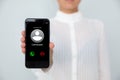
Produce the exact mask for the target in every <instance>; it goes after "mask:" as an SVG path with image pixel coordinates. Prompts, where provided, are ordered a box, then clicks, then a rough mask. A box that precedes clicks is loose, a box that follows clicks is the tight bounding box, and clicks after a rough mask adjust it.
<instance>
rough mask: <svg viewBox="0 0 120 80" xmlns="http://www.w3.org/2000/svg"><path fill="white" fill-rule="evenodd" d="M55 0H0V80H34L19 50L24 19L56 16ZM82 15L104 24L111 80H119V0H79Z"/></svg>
mask: <svg viewBox="0 0 120 80" xmlns="http://www.w3.org/2000/svg"><path fill="white" fill-rule="evenodd" d="M57 9H58V6H57V0H0V80H36V77H35V76H34V74H33V73H31V72H30V70H28V69H26V68H25V66H24V55H23V54H22V52H21V48H20V37H21V34H20V33H21V31H22V30H24V20H25V19H26V18H29V17H39V18H41V17H47V18H51V17H54V16H55V13H56V11H57ZM80 10H81V12H82V13H83V15H84V16H87V17H89V18H93V19H100V20H102V21H103V22H104V23H105V30H106V32H107V39H108V47H109V52H110V63H111V64H110V65H111V66H110V67H111V74H112V76H111V77H112V80H120V69H119V68H120V61H119V60H120V0H82V3H81V4H80Z"/></svg>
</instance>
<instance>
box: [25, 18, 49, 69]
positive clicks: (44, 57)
mask: <svg viewBox="0 0 120 80" xmlns="http://www.w3.org/2000/svg"><path fill="white" fill-rule="evenodd" d="M49 38H50V21H49V20H48V19H38V18H27V19H26V20H25V43H26V47H25V48H26V52H25V66H26V67H27V68H48V67H49V42H50V39H49Z"/></svg>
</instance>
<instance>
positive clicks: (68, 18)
mask: <svg viewBox="0 0 120 80" xmlns="http://www.w3.org/2000/svg"><path fill="white" fill-rule="evenodd" d="M55 19H56V20H59V21H61V22H66V23H74V22H77V21H79V20H81V19H82V14H81V13H80V11H78V12H75V13H72V14H66V13H64V12H62V11H57V14H56V16H55Z"/></svg>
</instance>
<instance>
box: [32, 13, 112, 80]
mask: <svg viewBox="0 0 120 80" xmlns="http://www.w3.org/2000/svg"><path fill="white" fill-rule="evenodd" d="M50 32H51V33H50V39H51V42H53V43H54V44H55V48H54V53H53V65H52V66H51V67H50V68H48V69H47V71H46V72H44V71H42V70H41V69H35V70H33V71H34V72H35V75H36V76H37V77H38V80H110V68H109V60H108V52H107V47H106V39H105V33H104V25H103V23H102V22H101V21H98V20H93V19H87V18H84V17H83V16H82V14H81V13H80V12H76V13H74V14H65V13H63V12H61V11H58V12H57V15H56V17H55V18H53V19H51V25H50Z"/></svg>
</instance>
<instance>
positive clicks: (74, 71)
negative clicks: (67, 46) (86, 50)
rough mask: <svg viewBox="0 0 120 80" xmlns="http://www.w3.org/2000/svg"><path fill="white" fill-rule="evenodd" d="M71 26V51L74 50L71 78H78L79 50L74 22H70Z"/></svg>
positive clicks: (74, 79) (73, 79) (72, 79)
mask: <svg viewBox="0 0 120 80" xmlns="http://www.w3.org/2000/svg"><path fill="white" fill-rule="evenodd" d="M69 26H70V40H71V51H72V72H71V80H77V53H78V50H77V43H76V35H75V25H74V22H70V23H69Z"/></svg>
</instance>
